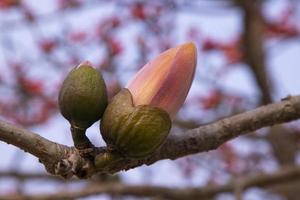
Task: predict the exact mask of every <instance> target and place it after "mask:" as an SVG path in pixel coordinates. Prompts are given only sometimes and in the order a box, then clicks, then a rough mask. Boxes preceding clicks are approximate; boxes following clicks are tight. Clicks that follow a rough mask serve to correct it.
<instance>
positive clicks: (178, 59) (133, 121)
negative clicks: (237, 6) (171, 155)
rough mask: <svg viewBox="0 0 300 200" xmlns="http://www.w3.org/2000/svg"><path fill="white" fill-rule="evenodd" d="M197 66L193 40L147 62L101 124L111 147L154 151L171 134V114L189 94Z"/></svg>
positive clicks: (137, 153) (142, 153) (136, 153)
mask: <svg viewBox="0 0 300 200" xmlns="http://www.w3.org/2000/svg"><path fill="white" fill-rule="evenodd" d="M195 67H196V47H195V45H194V44H193V43H186V44H183V45H180V46H177V47H175V48H171V49H169V50H167V51H165V52H163V53H162V54H160V55H159V56H157V57H156V58H154V60H152V61H150V62H149V63H148V64H146V65H145V66H144V67H143V68H142V69H141V70H140V71H139V72H138V73H137V74H136V76H135V77H134V78H133V80H132V81H131V82H130V83H129V84H128V86H127V88H124V89H122V90H121V92H119V93H118V94H117V95H116V96H115V97H114V98H113V99H112V101H111V103H110V104H109V105H108V107H107V108H106V110H105V112H104V115H103V118H102V120H101V127H100V128H101V134H102V136H103V139H104V140H105V142H106V143H107V144H108V146H109V149H112V150H114V151H112V152H119V154H121V155H123V156H125V157H130V158H140V157H146V156H148V155H150V154H151V153H153V152H154V151H155V150H156V149H157V148H158V147H159V146H160V145H161V144H162V143H163V142H164V140H165V139H166V137H167V136H168V133H169V131H170V129H171V117H174V116H175V114H176V113H177V111H178V110H179V108H180V107H181V106H182V104H183V102H184V100H185V98H186V96H187V93H188V91H189V89H190V86H191V83H192V80H193V76H194V73H195ZM111 157H117V156H115V155H112V156H111ZM107 158H109V155H107ZM107 160H111V159H106V161H107ZM98 163H102V164H101V166H102V165H103V162H102V161H101V162H100V161H99V162H98ZM99 165H100V164H99Z"/></svg>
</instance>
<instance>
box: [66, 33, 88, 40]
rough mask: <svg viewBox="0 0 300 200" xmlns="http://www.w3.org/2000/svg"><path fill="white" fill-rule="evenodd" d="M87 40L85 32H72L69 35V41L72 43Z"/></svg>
mask: <svg viewBox="0 0 300 200" xmlns="http://www.w3.org/2000/svg"><path fill="white" fill-rule="evenodd" d="M86 38H87V33H86V32H84V31H76V32H71V33H70V35H69V39H70V40H71V41H72V42H82V41H84V40H85V39H86Z"/></svg>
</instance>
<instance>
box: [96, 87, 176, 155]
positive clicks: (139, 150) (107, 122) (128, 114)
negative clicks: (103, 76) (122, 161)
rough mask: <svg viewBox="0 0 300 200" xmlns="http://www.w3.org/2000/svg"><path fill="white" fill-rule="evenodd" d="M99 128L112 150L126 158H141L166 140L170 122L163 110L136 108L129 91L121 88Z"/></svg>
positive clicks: (146, 107)
mask: <svg viewBox="0 0 300 200" xmlns="http://www.w3.org/2000/svg"><path fill="white" fill-rule="evenodd" d="M100 128H101V134H102V137H103V139H104V140H105V142H106V143H107V145H108V146H109V147H110V148H112V149H116V150H117V151H118V152H120V154H122V155H123V156H125V157H129V158H142V157H146V156H148V155H150V154H151V153H153V152H154V151H155V150H156V149H157V148H158V147H159V146H160V145H161V144H162V143H163V142H164V141H165V139H166V137H167V136H168V133H169V131H170V129H171V119H170V116H169V114H168V113H167V112H166V111H164V110H163V109H161V108H158V107H154V106H149V105H140V106H136V107H135V106H133V101H132V96H131V93H130V91H129V90H128V89H122V90H121V91H120V92H119V93H118V94H117V95H116V96H115V97H114V98H113V99H112V102H111V103H110V104H109V105H108V107H107V108H106V110H105V112H104V115H103V118H102V120H101V126H100Z"/></svg>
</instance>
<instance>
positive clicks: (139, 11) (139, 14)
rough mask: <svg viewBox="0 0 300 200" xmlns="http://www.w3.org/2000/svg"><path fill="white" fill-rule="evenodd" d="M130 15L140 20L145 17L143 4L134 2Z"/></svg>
mask: <svg viewBox="0 0 300 200" xmlns="http://www.w3.org/2000/svg"><path fill="white" fill-rule="evenodd" d="M130 11H131V15H132V16H133V17H134V18H136V19H140V20H144V19H145V18H146V12H145V6H144V4H143V3H135V4H133V5H132V6H131V9H130Z"/></svg>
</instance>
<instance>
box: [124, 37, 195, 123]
mask: <svg viewBox="0 0 300 200" xmlns="http://www.w3.org/2000/svg"><path fill="white" fill-rule="evenodd" d="M196 63H197V49H196V47H195V45H194V44H193V43H191V42H189V43H185V44H183V45H179V46H177V47H174V48H171V49H169V50H167V51H165V52H163V53H161V54H160V55H158V56H157V57H156V58H154V59H153V60H152V61H150V62H149V63H147V64H146V65H145V66H144V67H143V68H142V69H141V70H140V71H139V72H138V73H137V74H136V76H135V77H134V78H133V79H132V80H131V81H130V83H129V84H128V85H127V88H128V89H129V91H130V92H131V94H132V97H133V103H134V105H135V106H138V105H152V106H157V107H160V108H162V109H164V110H165V111H167V112H168V113H169V115H170V117H171V118H173V117H174V116H175V115H176V113H177V112H178V110H179V109H180V107H181V106H182V104H183V103H184V101H185V99H186V96H187V94H188V91H189V89H190V87H191V84H192V81H193V78H194V73H195V68H196Z"/></svg>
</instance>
